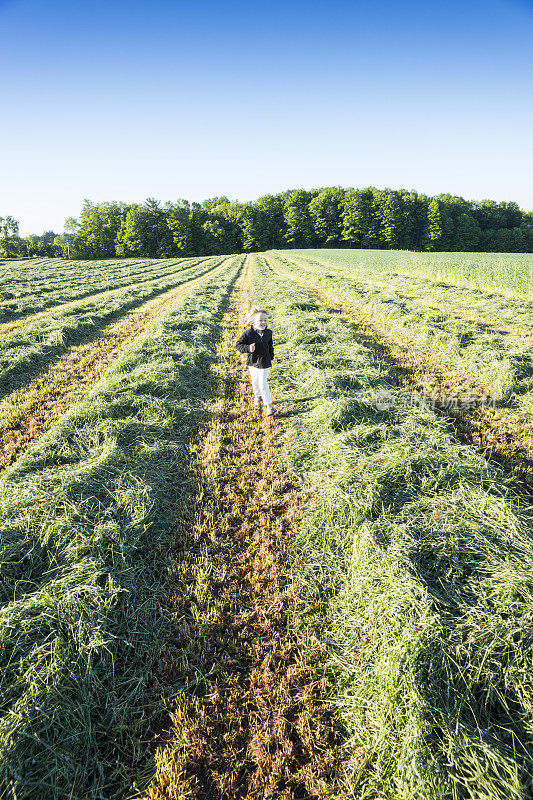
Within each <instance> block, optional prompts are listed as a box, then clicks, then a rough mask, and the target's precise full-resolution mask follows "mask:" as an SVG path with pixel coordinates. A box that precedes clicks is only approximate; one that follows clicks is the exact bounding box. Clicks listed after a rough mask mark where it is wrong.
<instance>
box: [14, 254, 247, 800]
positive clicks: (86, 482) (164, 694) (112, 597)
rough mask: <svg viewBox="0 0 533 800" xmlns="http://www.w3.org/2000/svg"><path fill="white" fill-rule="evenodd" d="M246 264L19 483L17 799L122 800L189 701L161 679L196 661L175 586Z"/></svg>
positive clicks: (30, 465) (177, 312) (158, 335)
mask: <svg viewBox="0 0 533 800" xmlns="http://www.w3.org/2000/svg"><path fill="white" fill-rule="evenodd" d="M241 263H242V259H240V258H235V259H232V260H231V261H230V262H229V264H228V267H227V269H225V270H224V271H223V272H222V273H219V274H218V275H217V276H216V277H214V278H212V279H206V281H205V282H204V283H201V284H200V285H199V286H198V287H196V288H195V289H194V290H193V291H191V293H190V294H189V295H187V296H186V298H185V299H183V300H181V301H180V302H179V303H178V304H177V305H176V307H175V308H174V309H173V310H172V311H171V312H170V313H168V314H167V315H165V316H164V317H163V318H162V319H161V320H160V321H158V322H157V323H156V324H154V325H153V326H152V327H151V328H150V330H149V332H148V333H147V335H146V336H145V337H143V338H142V339H141V340H139V342H138V343H137V344H136V345H134V346H133V347H132V348H131V349H130V350H129V351H128V352H127V353H126V354H125V355H124V357H123V358H122V359H120V360H119V361H118V362H117V364H116V365H115V366H114V367H113V368H112V369H111V370H110V371H109V372H108V373H107V374H106V377H105V379H104V380H102V381H101V382H100V383H99V384H98V385H97V386H96V387H95V389H94V390H93V391H92V392H91V393H90V394H89V395H88V396H87V398H86V399H85V400H84V401H83V402H82V403H80V404H79V405H77V406H75V407H74V408H73V409H72V410H71V411H70V412H69V413H68V414H67V415H66V416H65V417H63V418H62V419H61V421H60V422H59V423H58V424H57V425H56V426H55V427H54V428H52V429H51V430H50V431H49V432H48V433H47V434H46V436H44V437H43V438H42V439H41V440H39V442H37V443H36V444H35V445H34V446H33V447H32V448H31V449H30V450H28V451H27V452H26V453H25V455H24V456H23V457H22V458H21V459H20V460H19V461H18V462H17V463H16V464H15V465H14V466H13V467H12V468H11V469H10V470H9V471H8V472H7V473H5V477H4V479H3V480H2V484H1V502H0V536H1V543H2V544H1V551H0V568H1V573H2V576H3V580H2V584H1V587H0V590H1V602H2V607H1V612H0V665H1V668H0V708H1V718H0V796H1V797H7V798H13V800H14V798H22V797H24V798H39V799H40V798H45V797H46V798H69V800H82V798H83V800H89V798H91V800H92V799H93V798H94V800H96V798H99V799H100V798H101V799H102V800H103V798H105V800H112V798H118V797H122V796H123V795H124V792H125V790H126V789H127V787H128V785H129V784H130V782H131V777H132V774H133V772H134V771H135V770H136V769H137V768H143V767H145V766H146V762H147V759H148V757H149V755H150V744H151V739H152V738H153V735H154V734H153V730H154V727H153V726H154V723H156V722H157V719H158V715H159V714H160V713H161V712H162V710H163V709H164V707H165V704H166V703H167V702H168V700H169V698H170V697H172V696H174V695H175V694H176V693H178V692H179V691H180V690H182V689H183V687H182V685H181V679H180V673H179V671H171V672H169V673H168V674H164V673H163V672H162V671H161V668H160V662H161V658H162V654H164V660H165V663H170V664H172V663H173V661H176V662H177V661H178V660H179V657H180V652H176V647H175V643H174V641H173V638H172V636H171V630H172V623H173V620H172V618H171V615H170V613H169V612H168V610H167V609H166V608H165V587H166V579H167V576H168V575H171V574H172V569H173V559H174V557H175V553H176V552H177V551H179V542H178V541H176V540H175V538H174V537H175V535H176V530H177V529H178V528H179V525H178V520H180V519H181V520H182V524H185V523H186V520H187V518H188V513H189V508H190V496H189V489H190V486H189V482H188V481H189V475H188V468H187V465H188V453H189V442H190V440H191V437H193V436H194V435H195V430H196V427H197V425H198V423H199V421H200V419H202V418H203V414H204V408H205V404H206V402H207V398H206V392H207V390H208V383H209V372H210V370H209V366H210V363H211V361H212V359H213V358H214V353H215V347H214V342H213V339H214V338H216V336H217V335H218V329H217V324H218V318H219V317H218V315H219V314H220V313H222V312H223V310H224V309H225V308H226V306H227V302H228V296H229V293H230V292H231V288H232V285H233V283H234V281H235V278H236V275H237V273H238V270H239V269H240V267H241ZM149 726H152V733H150V729H149ZM155 728H157V725H155Z"/></svg>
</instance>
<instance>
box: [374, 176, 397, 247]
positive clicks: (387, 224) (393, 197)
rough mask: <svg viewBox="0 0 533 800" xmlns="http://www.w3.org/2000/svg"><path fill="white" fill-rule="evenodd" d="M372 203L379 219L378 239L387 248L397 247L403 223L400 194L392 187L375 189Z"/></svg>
mask: <svg viewBox="0 0 533 800" xmlns="http://www.w3.org/2000/svg"><path fill="white" fill-rule="evenodd" d="M374 203H375V207H376V211H377V216H378V220H379V234H378V238H379V241H380V242H381V243H382V244H385V245H386V246H387V247H388V248H389V249H397V248H398V247H399V246H400V239H401V236H402V228H403V225H404V224H405V219H404V215H403V207H402V201H401V197H400V194H399V192H396V191H393V190H392V189H383V190H382V191H378V190H376V191H375V192H374Z"/></svg>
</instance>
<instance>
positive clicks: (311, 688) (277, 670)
mask: <svg viewBox="0 0 533 800" xmlns="http://www.w3.org/2000/svg"><path fill="white" fill-rule="evenodd" d="M247 263H248V265H249V264H250V259H248V260H247ZM250 297H251V289H250V282H249V273H248V271H247V272H246V274H245V276H244V278H241V279H240V281H239V284H238V297H237V299H235V298H234V299H233V304H232V307H231V309H230V311H229V313H228V314H227V315H226V316H225V317H224V319H223V321H222V338H221V341H220V342H219V346H218V352H219V362H218V364H216V365H215V372H214V376H213V377H214V384H215V386H216V387H217V388H216V390H215V391H216V393H215V395H214V397H213V403H212V407H211V414H210V419H209V421H208V422H207V423H206V425H205V426H204V428H203V429H202V430H201V431H200V434H199V437H198V440H197V447H196V449H195V453H194V455H193V459H192V473H193V475H194V476H195V481H196V484H197V490H196V498H197V500H196V503H195V506H194V511H193V530H192V532H191V531H189V533H188V536H187V532H186V531H181V532H178V534H177V536H178V538H179V539H183V537H184V538H185V539H186V540H187V539H188V543H187V544H186V545H182V547H183V552H182V558H181V560H180V561H179V563H178V564H177V565H176V574H175V576H174V590H173V591H172V592H171V603H172V610H173V613H174V618H175V621H176V622H175V635H176V638H177V640H178V642H181V644H182V647H183V650H184V652H185V653H187V656H186V657H184V660H183V662H182V663H181V664H180V665H172V664H164V665H162V669H163V670H164V671H165V672H166V673H168V672H170V673H171V674H172V672H173V670H174V671H176V670H178V672H179V671H182V670H185V672H186V674H187V679H188V681H190V684H189V685H190V686H191V687H192V686H193V685H196V689H195V691H194V692H193V695H194V694H196V698H191V696H190V694H186V695H184V696H183V697H182V698H181V699H180V700H179V701H178V702H177V704H176V707H175V708H174V709H173V711H172V726H171V730H170V732H169V733H168V735H167V739H168V740H169V743H168V744H167V745H166V746H165V747H163V748H162V749H161V751H160V753H159V756H158V758H157V759H156V760H157V763H158V772H157V775H156V776H155V778H154V779H153V780H152V782H151V784H150V785H149V787H148V788H147V789H146V791H145V792H144V793H143V794H136V795H132V796H135V797H143V798H145V800H163V798H165V800H170V798H172V799H173V800H176V798H183V799H185V798H195V799H196V800H200V799H201V800H207V798H209V799H210V800H215V799H216V800H238V799H239V798H246V800H259V799H260V798H261V800H264V799H265V798H272V799H274V798H283V800H292V798H308V800H313V799H314V800H318V799H319V798H327V797H330V789H329V786H330V779H331V776H332V774H333V770H334V763H335V757H336V756H335V753H336V748H335V743H336V734H335V730H334V725H333V722H332V719H331V717H330V715H329V713H328V711H327V710H326V706H325V702H324V700H323V699H322V694H323V691H324V685H325V683H324V678H323V677H322V676H321V675H320V674H319V672H318V670H317V668H316V666H315V663H314V661H315V660H317V659H318V658H319V657H318V655H317V653H316V652H315V651H314V650H313V648H311V647H310V646H309V643H308V641H307V639H306V636H305V633H304V631H303V630H302V629H301V627H300V625H301V623H300V622H297V621H296V614H294V615H293V614H291V608H292V602H293V601H292V600H291V591H290V587H288V586H287V585H286V582H287V575H286V568H285V564H284V562H285V559H286V556H287V553H288V551H289V549H290V546H291V530H293V527H294V526H295V525H296V524H297V522H298V520H299V518H300V514H301V505H302V492H301V490H300V489H299V487H298V481H297V478H296V476H294V475H292V474H290V473H289V472H287V471H285V470H284V469H282V468H281V467H280V466H279V464H278V460H277V452H276V451H277V447H278V444H277V441H278V438H277V437H278V435H279V431H278V428H279V426H280V425H281V424H282V423H281V422H280V420H279V419H278V420H275V421H272V420H270V419H267V418H261V416H259V415H258V413H257V412H254V411H253V409H252V404H251V389H250V387H249V376H248V371H247V369H246V367H244V366H243V364H242V361H241V359H240V358H239V357H238V354H237V353H236V351H235V349H234V342H235V340H236V338H237V335H238V332H239V329H240V325H241V320H242V318H243V312H244V310H245V309H247V308H249V306H250ZM274 419H275V418H274ZM184 664H185V666H184ZM203 676H206V677H203Z"/></svg>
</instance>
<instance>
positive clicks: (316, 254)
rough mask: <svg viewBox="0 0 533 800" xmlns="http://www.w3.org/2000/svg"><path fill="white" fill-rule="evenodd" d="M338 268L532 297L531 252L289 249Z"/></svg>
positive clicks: (485, 291)
mask: <svg viewBox="0 0 533 800" xmlns="http://www.w3.org/2000/svg"><path fill="white" fill-rule="evenodd" d="M292 252H293V253H294V254H295V255H297V256H303V257H304V258H305V259H308V258H313V259H315V260H317V261H320V262H322V263H327V264H329V265H330V266H331V265H334V266H335V267H336V268H338V269H342V270H343V271H344V270H356V271H358V272H366V273H367V274H368V273H371V274H379V273H382V274H383V273H385V274H390V273H394V274H400V275H401V274H403V275H409V276H410V277H416V278H420V279H421V280H425V281H432V282H433V283H439V284H441V285H442V284H443V283H448V284H450V288H452V287H453V289H454V291H455V290H456V289H457V288H458V287H459V288H464V289H467V290H468V289H479V290H480V291H481V292H483V293H485V294H486V293H489V294H491V295H494V294H500V295H501V296H502V297H506V298H508V299H509V298H513V297H515V298H523V299H525V300H529V301H531V300H533V288H532V287H533V254H531V253H468V252H467V253H414V252H409V251H406V250H356V249H346V250H293V251H292Z"/></svg>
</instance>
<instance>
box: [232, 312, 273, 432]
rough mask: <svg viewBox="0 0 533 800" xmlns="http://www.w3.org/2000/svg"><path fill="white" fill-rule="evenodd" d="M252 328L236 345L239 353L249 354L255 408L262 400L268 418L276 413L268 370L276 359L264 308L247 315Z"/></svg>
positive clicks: (248, 362)
mask: <svg viewBox="0 0 533 800" xmlns="http://www.w3.org/2000/svg"><path fill="white" fill-rule="evenodd" d="M246 323H247V324H248V325H250V327H249V328H248V329H247V330H245V331H244V333H243V334H242V336H241V337H240V338H239V341H238V342H237V344H236V345H235V347H236V348H237V350H238V351H239V353H247V354H248V358H247V359H246V364H247V365H248V368H249V370H250V378H251V379H252V389H253V392H254V407H255V408H259V405H260V403H261V398H262V399H263V402H264V404H265V406H266V413H267V417H269V416H271V415H272V414H273V413H274V408H273V407H272V396H271V394H270V389H269V388H268V382H267V380H268V368H269V367H270V365H271V364H272V359H273V358H274V348H273V346H272V331H271V330H270V328H267V312H266V311H265V309H264V308H258V306H252V308H251V309H250V310H249V312H248V313H247V315H246Z"/></svg>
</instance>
